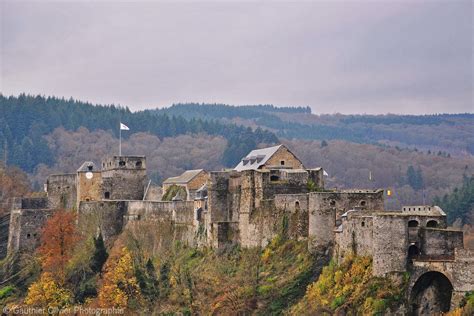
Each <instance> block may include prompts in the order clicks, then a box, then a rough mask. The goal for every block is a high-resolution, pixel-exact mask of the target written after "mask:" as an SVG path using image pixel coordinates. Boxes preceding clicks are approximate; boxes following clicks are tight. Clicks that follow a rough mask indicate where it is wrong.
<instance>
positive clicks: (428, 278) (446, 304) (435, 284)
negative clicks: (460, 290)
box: [410, 271, 453, 315]
mask: <svg viewBox="0 0 474 316" xmlns="http://www.w3.org/2000/svg"><path fill="white" fill-rule="evenodd" d="M452 293H453V285H452V283H451V281H450V280H449V279H448V278H447V277H446V276H445V275H444V274H443V273H441V272H437V271H430V272H426V273H424V274H422V275H421V276H420V277H419V278H418V279H417V280H416V282H415V284H414V285H413V288H412V290H411V295H410V315H436V314H439V313H444V312H447V311H449V308H450V305H451V296H452Z"/></svg>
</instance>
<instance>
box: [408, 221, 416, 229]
mask: <svg viewBox="0 0 474 316" xmlns="http://www.w3.org/2000/svg"><path fill="white" fill-rule="evenodd" d="M408 227H418V221H417V220H414V219H412V220H410V221H408Z"/></svg>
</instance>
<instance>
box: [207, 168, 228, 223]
mask: <svg viewBox="0 0 474 316" xmlns="http://www.w3.org/2000/svg"><path fill="white" fill-rule="evenodd" d="M229 178H230V172H211V175H210V181H209V182H208V186H209V187H208V205H209V210H211V212H210V221H211V222H222V221H226V220H228V218H229V209H230V207H231V199H230V194H229Z"/></svg>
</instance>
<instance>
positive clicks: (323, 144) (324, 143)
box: [321, 140, 328, 148]
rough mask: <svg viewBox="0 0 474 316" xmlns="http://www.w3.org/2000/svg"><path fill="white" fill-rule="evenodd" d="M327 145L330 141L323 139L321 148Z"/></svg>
mask: <svg viewBox="0 0 474 316" xmlns="http://www.w3.org/2000/svg"><path fill="white" fill-rule="evenodd" d="M327 145H328V142H327V141H325V140H323V141H322V142H321V148H323V147H326V146H327Z"/></svg>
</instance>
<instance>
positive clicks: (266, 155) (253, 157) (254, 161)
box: [234, 145, 283, 171]
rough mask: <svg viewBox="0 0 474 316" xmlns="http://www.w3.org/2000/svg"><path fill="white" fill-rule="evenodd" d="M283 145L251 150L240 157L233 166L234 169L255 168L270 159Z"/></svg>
mask: <svg viewBox="0 0 474 316" xmlns="http://www.w3.org/2000/svg"><path fill="white" fill-rule="evenodd" d="M282 146H283V145H278V146H273V147H267V148H262V149H255V150H252V151H251V152H250V153H249V154H248V155H247V156H245V157H244V158H242V160H241V161H240V162H239V164H238V165H237V166H236V167H235V168H234V170H236V171H243V170H257V169H258V168H260V167H261V166H263V165H264V164H265V163H266V162H267V161H268V159H270V158H271V157H272V156H273V155H274V154H275V153H276V152H277V150H278V149H280V147H282Z"/></svg>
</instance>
